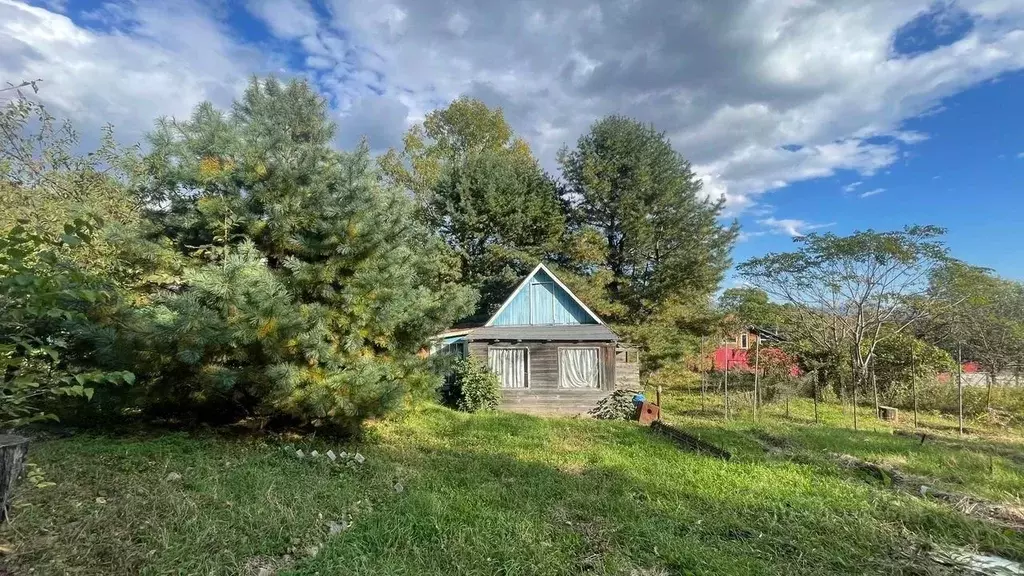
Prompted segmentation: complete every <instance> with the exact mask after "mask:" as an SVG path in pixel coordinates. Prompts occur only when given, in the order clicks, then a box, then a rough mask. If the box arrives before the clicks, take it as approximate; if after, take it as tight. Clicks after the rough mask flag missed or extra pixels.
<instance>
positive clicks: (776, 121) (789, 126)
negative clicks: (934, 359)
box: [0, 0, 1024, 279]
mask: <svg viewBox="0 0 1024 576" xmlns="http://www.w3.org/2000/svg"><path fill="white" fill-rule="evenodd" d="M269 73H273V74H276V75H279V76H282V77H300V78H307V79H309V80H310V81H312V82H313V83H314V84H315V85H316V87H317V88H318V89H319V90H320V91H321V93H322V94H323V95H324V96H325V97H326V98H327V100H328V102H329V103H330V106H331V111H332V114H333V115H334V116H335V118H336V120H337V122H338V126H339V135H338V139H337V144H338V146H339V147H351V146H353V145H355V144H356V143H357V142H358V141H359V139H360V138H361V137H363V136H365V137H367V138H368V139H369V141H370V144H371V146H372V147H373V148H374V149H376V150H384V149H386V148H388V147H389V146H393V145H397V144H399V143H400V138H401V135H402V133H403V132H404V131H405V130H406V129H407V128H408V126H409V125H410V124H412V123H415V122H417V121H420V120H421V119H422V118H423V115H424V114H426V113H427V112H429V111H430V110H432V109H434V108H437V107H440V106H443V105H445V104H446V103H447V102H450V101H451V100H452V99H454V98H455V97H457V96H459V95H463V94H467V95H470V96H474V97H477V98H480V99H482V100H484V101H485V102H487V103H488V104H490V105H493V106H501V107H502V108H503V109H504V110H505V113H506V117H507V118H508V119H509V121H510V123H511V124H512V125H513V127H514V128H515V129H516V131H517V132H518V133H519V134H520V135H522V136H523V137H524V138H526V140H527V141H528V142H529V143H530V145H531V148H532V149H533V151H534V153H535V155H536V156H537V157H538V159H539V160H540V162H541V163H542V164H543V165H544V166H545V168H547V169H549V170H552V171H554V170H555V169H556V163H555V155H556V152H557V150H558V149H559V148H560V147H561V146H562V145H563V144H566V143H568V144H570V145H571V144H572V143H573V142H574V141H575V140H576V138H578V137H579V135H580V134H582V133H583V132H585V131H586V129H587V127H588V126H589V125H590V124H591V123H592V122H594V121H595V120H596V119H598V118H600V117H602V116H604V115H607V114H611V113H619V114H626V115H630V116H633V117H636V118H639V119H641V120H644V121H647V122H651V123H653V124H654V125H655V126H656V127H658V128H659V129H661V130H664V131H665V132H666V133H667V134H668V136H669V137H670V138H671V139H672V141H673V144H674V145H675V147H676V148H677V149H678V150H679V151H680V152H681V153H683V154H684V155H685V156H686V157H687V158H688V159H689V160H690V161H691V162H692V163H693V168H694V170H695V171H696V172H697V173H698V174H699V175H700V176H701V178H702V179H703V180H704V183H705V190H706V192H707V193H708V194H709V195H711V196H716V197H717V196H718V195H724V196H725V197H726V199H727V202H728V213H729V216H730V217H735V218H738V219H739V220H740V222H741V223H742V224H743V229H744V237H743V241H742V242H740V243H739V245H738V246H737V249H736V253H735V259H736V260H737V261H742V260H743V259H745V258H748V257H750V256H754V255H758V254H762V253H764V252H766V251H771V250H786V249H788V248H790V246H791V241H792V238H793V236H794V235H795V234H800V233H807V232H810V231H815V230H817V231H830V232H836V233H846V232H851V231H853V230H856V229H865V228H874V229H892V228H898V227H902V226H903V225H905V224H911V223H917V224H938V225H941V226H945V227H947V228H949V230H950V234H949V238H948V240H949V244H950V246H951V247H952V249H953V251H954V254H955V255H957V256H959V257H961V258H964V259H966V260H968V261H971V262H974V263H977V264H981V265H985V266H989V267H992V268H994V269H996V270H997V271H998V272H999V273H1000V274H1002V275H1005V276H1008V277H1013V278H1018V279H1024V253H1022V251H1020V250H1017V249H1016V247H1015V242H1014V240H1015V238H1016V236H1017V231H1018V230H1019V229H1021V224H1022V220H1024V217H1022V215H1021V212H1022V210H1021V208H1022V207H1024V206H1022V205H1024V202H1022V201H1021V200H1020V193H1021V190H1020V188H1021V175H1022V173H1024V157H1021V155H1022V154H1024V130H1022V128H1024V111H1022V109H1021V108H1022V107H1021V101H1022V99H1021V97H1020V96H1019V95H1020V94H1024V2H1021V1H1020V0H957V1H950V0H940V1H933V0H901V1H900V2H892V1H891V0H858V1H857V2H840V1H833V0H818V1H809V0H776V1H772V2H761V1H756V0H723V1H720V2H713V3H712V2H699V1H697V0H634V1H632V2H628V3H622V2H616V1H612V0H505V1H501V2H499V1H493V2H481V1H479V0H245V1H242V0H239V1H229V0H220V1H214V2H201V1H199V0H135V1H131V2H103V3H101V2H97V1H95V0H33V1H31V2H30V3H26V2H24V1H23V0H0V81H10V82H16V81H20V80H23V79H34V78H43V79H44V84H43V91H42V92H41V94H40V96H39V97H40V98H41V99H43V100H44V101H45V102H46V103H47V104H48V105H49V107H50V109H51V110H52V111H54V112H56V113H57V114H59V115H61V116H66V117H68V118H71V119H72V120H73V121H74V122H75V124H76V126H77V127H78V128H79V131H80V132H81V133H82V135H83V138H84V140H86V141H87V142H88V141H90V140H95V138H96V135H97V134H98V133H99V129H100V127H101V126H102V125H103V124H104V123H106V122H110V123H112V124H114V126H115V129H116V133H117V134H118V136H119V138H120V139H121V140H122V141H137V140H138V139H140V138H141V137H142V135H143V134H144V133H145V132H146V131H147V130H148V129H149V127H150V126H152V122H153V119H154V118H156V117H158V116H161V115H176V116H181V115H185V114H187V113H188V112H189V111H190V110H191V108H192V107H193V106H194V105H195V104H196V103H198V102H200V101H202V100H211V101H213V102H214V103H215V104H218V105H220V106H228V105H229V104H230V102H231V99H232V98H234V97H235V96H236V95H238V94H239V93H240V91H241V90H242V89H243V88H244V85H245V83H246V81H247V79H248V78H249V77H250V76H251V75H253V74H269Z"/></svg>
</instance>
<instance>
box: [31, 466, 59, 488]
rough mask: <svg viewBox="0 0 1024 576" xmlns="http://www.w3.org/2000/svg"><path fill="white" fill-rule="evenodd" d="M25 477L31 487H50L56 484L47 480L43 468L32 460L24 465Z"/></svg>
mask: <svg viewBox="0 0 1024 576" xmlns="http://www.w3.org/2000/svg"><path fill="white" fill-rule="evenodd" d="M25 478H26V479H27V480H28V483H29V484H31V485H32V487H33V488H51V487H53V486H56V485H57V484H56V482H49V481H47V480H46V475H45V474H43V469H42V468H40V467H39V465H38V464H34V463H32V462H29V463H28V464H26V465H25Z"/></svg>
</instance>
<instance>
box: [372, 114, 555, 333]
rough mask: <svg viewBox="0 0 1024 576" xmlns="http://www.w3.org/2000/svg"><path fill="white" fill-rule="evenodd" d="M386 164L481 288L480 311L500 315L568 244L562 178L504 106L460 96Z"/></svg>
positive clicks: (389, 177)
mask: <svg viewBox="0 0 1024 576" xmlns="http://www.w3.org/2000/svg"><path fill="white" fill-rule="evenodd" d="M379 163H380V166H381V171H382V173H383V176H384V180H385V181H386V182H389V183H393V184H395V185H397V186H400V187H402V188H404V189H407V190H409V191H410V192H411V193H412V194H413V196H414V197H415V198H416V200H417V202H418V205H419V208H420V212H421V214H420V216H421V217H422V218H423V220H424V222H425V223H426V224H427V226H428V227H429V228H430V229H431V230H435V231H437V232H438V234H439V235H440V236H441V237H442V238H443V239H444V240H445V242H446V244H447V246H448V247H449V248H450V250H451V251H452V253H453V254H452V255H453V258H454V259H457V261H458V267H457V268H456V273H457V276H459V277H461V281H462V283H463V284H464V285H466V286H470V287H472V288H474V289H476V290H477V291H479V292H480V294H481V296H482V298H481V299H480V301H479V303H478V306H477V310H476V312H477V313H478V314H479V315H484V316H486V315H489V314H490V313H493V312H494V311H495V310H496V309H497V307H498V306H499V305H500V303H501V301H502V300H503V299H504V298H505V297H506V296H507V295H508V293H509V292H510V290H511V289H512V287H514V286H515V285H516V283H518V281H519V280H521V279H522V276H523V275H524V274H526V273H527V272H528V271H530V270H531V269H532V268H533V267H534V266H536V264H537V262H539V261H541V260H551V259H552V258H553V256H554V255H555V254H557V253H559V252H560V251H561V249H562V244H563V238H564V235H565V218H564V215H563V211H562V206H561V203H560V201H559V197H558V191H557V189H556V186H555V183H554V182H553V181H552V179H551V178H549V177H548V176H547V175H546V174H545V173H544V172H543V171H542V170H541V168H540V166H539V165H538V163H537V161H536V160H535V159H534V158H533V156H532V155H531V154H530V150H529V148H528V147H527V146H526V144H525V142H523V141H522V140H521V139H519V138H518V137H516V136H515V134H514V133H513V131H512V128H511V127H510V126H509V125H508V123H507V122H506V121H505V118H504V116H503V114H502V112H501V109H491V108H488V107H487V106H486V105H485V104H483V103H482V102H480V101H479V100H474V99H471V98H466V97H463V98H459V99H458V100H455V101H454V102H452V103H451V104H450V105H449V106H448V107H447V108H443V109H440V110H435V111H433V112H431V113H430V114H428V115H427V118H426V120H425V121H424V122H423V124H422V125H417V126H413V127H412V128H411V129H410V130H409V132H408V133H407V134H406V136H405V146H404V148H403V150H402V152H398V151H396V150H391V151H389V152H388V153H387V154H385V155H384V156H383V157H382V158H380V160H379Z"/></svg>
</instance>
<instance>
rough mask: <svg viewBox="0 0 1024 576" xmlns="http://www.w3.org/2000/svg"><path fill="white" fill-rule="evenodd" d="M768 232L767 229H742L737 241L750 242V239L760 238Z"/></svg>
mask: <svg viewBox="0 0 1024 576" xmlns="http://www.w3.org/2000/svg"><path fill="white" fill-rule="evenodd" d="M766 234H768V232H767V231H765V230H760V231H756V232H746V231H741V232H740V234H739V236H737V237H736V241H737V242H749V241H751V240H753V239H754V238H760V237H761V236H764V235H766Z"/></svg>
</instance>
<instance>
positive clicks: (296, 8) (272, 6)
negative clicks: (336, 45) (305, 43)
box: [248, 0, 319, 38]
mask: <svg viewBox="0 0 1024 576" xmlns="http://www.w3.org/2000/svg"><path fill="white" fill-rule="evenodd" d="M248 8H249V11H250V12H252V14H253V15H254V16H256V17H257V18H259V19H260V20H263V22H264V23H265V24H266V25H267V27H268V28H269V29H270V31H271V33H273V34H274V35H275V36H277V37H278V38H302V37H304V36H312V35H315V34H316V31H317V28H318V27H319V24H318V22H317V18H316V12H314V11H313V7H312V6H311V5H310V4H309V1H308V0H249V3H248Z"/></svg>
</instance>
